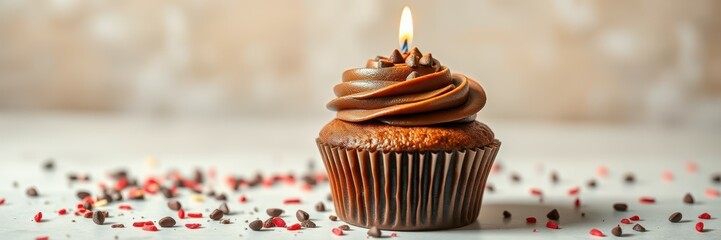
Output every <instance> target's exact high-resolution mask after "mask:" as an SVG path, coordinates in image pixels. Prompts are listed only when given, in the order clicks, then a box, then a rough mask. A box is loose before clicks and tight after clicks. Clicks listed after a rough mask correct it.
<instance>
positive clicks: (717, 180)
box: [711, 173, 721, 184]
mask: <svg viewBox="0 0 721 240" xmlns="http://www.w3.org/2000/svg"><path fill="white" fill-rule="evenodd" d="M711 181H712V182H714V183H716V184H719V183H721V174H719V173H717V174H716V175H713V176H712V177H711Z"/></svg>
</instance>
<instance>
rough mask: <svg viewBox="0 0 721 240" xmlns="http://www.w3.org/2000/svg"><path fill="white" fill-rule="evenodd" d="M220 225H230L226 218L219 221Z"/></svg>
mask: <svg viewBox="0 0 721 240" xmlns="http://www.w3.org/2000/svg"><path fill="white" fill-rule="evenodd" d="M220 224H230V219H227V218H226V219H223V220H220Z"/></svg>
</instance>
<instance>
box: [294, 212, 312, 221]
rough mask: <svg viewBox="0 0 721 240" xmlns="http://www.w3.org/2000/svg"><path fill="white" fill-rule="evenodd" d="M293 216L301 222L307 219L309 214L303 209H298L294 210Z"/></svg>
mask: <svg viewBox="0 0 721 240" xmlns="http://www.w3.org/2000/svg"><path fill="white" fill-rule="evenodd" d="M295 217H296V218H297V219H298V221H299V222H303V221H305V220H308V219H309V218H310V215H309V214H308V213H307V212H305V211H303V210H298V211H296V212H295Z"/></svg>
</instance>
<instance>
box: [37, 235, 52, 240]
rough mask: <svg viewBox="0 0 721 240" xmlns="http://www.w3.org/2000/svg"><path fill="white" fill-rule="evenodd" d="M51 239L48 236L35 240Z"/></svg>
mask: <svg viewBox="0 0 721 240" xmlns="http://www.w3.org/2000/svg"><path fill="white" fill-rule="evenodd" d="M48 239H50V237H48V236H42V237H36V238H35V240H48Z"/></svg>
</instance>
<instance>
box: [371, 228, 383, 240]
mask: <svg viewBox="0 0 721 240" xmlns="http://www.w3.org/2000/svg"><path fill="white" fill-rule="evenodd" d="M381 234H382V233H381V230H380V229H378V227H372V228H371V229H369V230H368V236H369V237H374V238H379V237H381Z"/></svg>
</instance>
